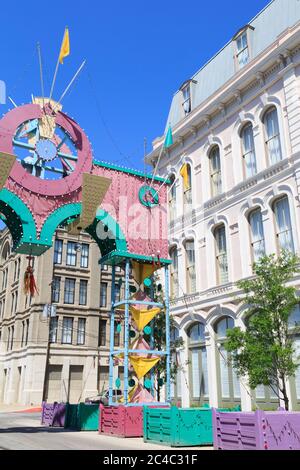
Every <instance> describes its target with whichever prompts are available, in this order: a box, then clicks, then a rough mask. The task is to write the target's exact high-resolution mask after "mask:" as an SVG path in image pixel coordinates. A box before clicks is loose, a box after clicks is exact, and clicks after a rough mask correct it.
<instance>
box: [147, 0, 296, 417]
mask: <svg viewBox="0 0 300 470" xmlns="http://www.w3.org/2000/svg"><path fill="white" fill-rule="evenodd" d="M169 124H170V125H171V128H172V133H173V145H172V146H170V147H168V148H167V149H164V150H163V146H164V136H162V137H159V138H157V139H155V140H154V142H153V150H152V152H151V153H150V154H149V155H147V157H146V161H147V162H148V163H150V164H152V165H153V166H154V167H155V166H156V165H157V167H158V174H160V175H161V176H168V177H169V178H170V179H171V181H172V185H171V187H170V189H169V238H170V256H171V258H172V260H173V264H172V268H171V269H172V272H171V293H172V298H173V300H172V309H171V311H172V314H173V316H174V319H175V321H176V326H177V330H176V331H174V334H176V335H180V336H182V337H183V339H184V342H185V346H184V348H183V349H182V350H181V351H180V353H179V354H178V358H177V360H178V361H179V363H180V364H181V366H182V368H181V370H180V371H179V372H178V377H177V380H176V381H175V384H174V387H173V393H174V396H175V397H176V399H180V400H181V402H182V404H183V405H185V406H186V405H191V404H199V403H203V402H209V403H210V404H211V405H213V406H228V405H233V404H237V403H241V405H242V408H243V409H244V410H250V409H251V408H252V407H253V406H254V405H258V406H264V407H272V406H277V405H278V403H277V399H276V397H275V394H274V392H272V390H269V389H268V388H266V387H263V386H259V387H258V388H257V389H256V390H254V391H251V390H249V389H248V387H247V383H246V381H245V380H240V379H239V378H238V377H237V376H236V374H235V371H234V370H233V369H232V367H231V364H230V361H229V360H228V358H227V353H226V351H225V349H224V340H225V338H226V330H227V328H230V327H232V326H234V325H236V326H240V327H242V328H245V312H246V309H245V308H244V307H243V306H242V305H243V302H242V301H241V295H242V293H241V291H239V290H238V288H237V287H236V282H237V281H238V280H240V279H243V278H249V277H251V276H252V275H253V273H252V263H253V261H255V260H257V259H258V258H259V257H260V256H261V255H262V254H263V253H266V254H270V253H278V252H279V250H280V249H281V248H287V249H290V250H292V251H295V252H296V253H299V249H300V238H299V233H300V212H299V201H300V2H299V1H298V0H288V1H287V0H273V1H271V2H270V3H269V4H268V5H267V6H266V7H265V9H264V10H262V11H261V12H260V13H259V14H258V15H257V16H256V17H255V18H254V19H253V20H252V21H250V23H249V24H247V25H245V26H244V27H242V28H241V29H240V30H239V31H238V32H237V33H236V34H235V35H234V36H233V38H232V39H231V40H230V41H229V42H228V43H227V44H226V45H225V46H224V47H223V49H221V50H220V51H219V52H218V53H217V54H216V55H215V56H214V57H213V58H212V59H211V60H210V61H209V62H208V63H206V64H205V65H204V66H203V67H202V68H201V69H200V70H199V71H198V72H197V73H196V74H195V75H194V76H193V77H192V78H190V79H188V80H186V81H185V82H184V83H183V85H182V86H181V87H180V88H179V90H178V91H177V92H176V93H175V94H174V96H173V99H172V104H171V108H170V112H169V116H168V121H167V126H169ZM292 284H293V285H294V286H296V287H297V289H299V290H300V278H299V276H295V278H294V280H293V282H292ZM298 321H300V309H299V308H297V309H296V310H295V312H293V314H292V317H291V334H293V333H295V330H293V328H292V326H293V325H295V322H298ZM295 342H296V345H297V348H298V350H299V348H300V337H299V336H297V335H295ZM289 396H290V399H291V403H292V407H293V409H300V370H298V372H297V374H296V377H295V378H293V379H291V380H290V381H289Z"/></svg>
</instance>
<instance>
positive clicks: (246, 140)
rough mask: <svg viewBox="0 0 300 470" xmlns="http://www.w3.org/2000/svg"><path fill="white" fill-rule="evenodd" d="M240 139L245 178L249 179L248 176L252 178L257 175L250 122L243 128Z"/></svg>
mask: <svg viewBox="0 0 300 470" xmlns="http://www.w3.org/2000/svg"><path fill="white" fill-rule="evenodd" d="M241 139H242V148H243V160H244V171H245V177H246V178H250V176H254V175H255V174H256V173H257V168H256V156H255V148H254V138H253V127H252V124H251V123H250V122H249V123H248V124H246V125H245V126H244V127H243V129H242V131H241Z"/></svg>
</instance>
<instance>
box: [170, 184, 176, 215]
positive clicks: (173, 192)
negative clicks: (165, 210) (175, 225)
mask: <svg viewBox="0 0 300 470" xmlns="http://www.w3.org/2000/svg"><path fill="white" fill-rule="evenodd" d="M170 180H171V187H170V189H169V213H170V220H174V219H175V218H176V178H175V176H172V177H171V178H170Z"/></svg>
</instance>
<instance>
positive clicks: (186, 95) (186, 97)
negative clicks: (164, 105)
mask: <svg viewBox="0 0 300 470" xmlns="http://www.w3.org/2000/svg"><path fill="white" fill-rule="evenodd" d="M182 98H183V100H182V106H183V110H184V114H185V115H187V114H189V113H190V112H191V87H190V84H188V85H187V86H185V87H184V88H183V89H182Z"/></svg>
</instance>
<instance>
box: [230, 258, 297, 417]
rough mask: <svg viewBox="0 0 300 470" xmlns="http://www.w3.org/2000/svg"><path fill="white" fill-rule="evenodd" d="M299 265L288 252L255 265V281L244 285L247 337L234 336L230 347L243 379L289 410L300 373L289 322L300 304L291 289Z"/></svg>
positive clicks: (234, 331)
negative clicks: (290, 384)
mask: <svg viewBox="0 0 300 470" xmlns="http://www.w3.org/2000/svg"><path fill="white" fill-rule="evenodd" d="M299 262H300V259H299V258H298V257H297V256H296V255H294V254H292V253H290V252H287V251H283V252H282V253H281V254H280V256H279V257H278V258H275V255H270V256H263V257H262V258H260V259H259V261H258V262H257V263H254V265H253V270H254V274H255V277H254V278H253V279H247V280H241V281H239V282H238V286H239V287H240V288H241V289H243V290H244V292H245V298H244V304H245V306H246V308H247V321H246V331H242V330H241V329H240V328H239V327H236V328H233V329H231V330H228V331H227V340H226V343H225V347H226V349H227V351H229V352H230V353H232V354H231V356H232V363H233V367H234V368H235V369H236V371H237V374H238V375H239V376H241V377H243V376H244V377H247V379H248V382H249V385H250V387H251V389H255V388H256V387H257V386H258V385H265V386H269V387H271V388H272V389H273V391H274V392H275V394H276V395H277V396H278V398H281V399H283V400H284V403H285V408H286V409H288V404H289V403H288V396H287V390H286V381H287V379H288V377H292V376H294V375H295V371H296V369H297V367H298V358H296V357H295V351H294V346H293V339H292V337H291V334H290V332H291V331H290V329H289V321H288V320H289V315H290V313H291V312H292V310H293V308H294V307H295V306H296V305H297V304H298V302H299V299H298V298H297V296H296V289H295V288H294V287H292V286H290V285H288V284H287V283H288V281H290V280H291V279H292V277H293V274H294V273H296V272H297V271H299Z"/></svg>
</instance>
